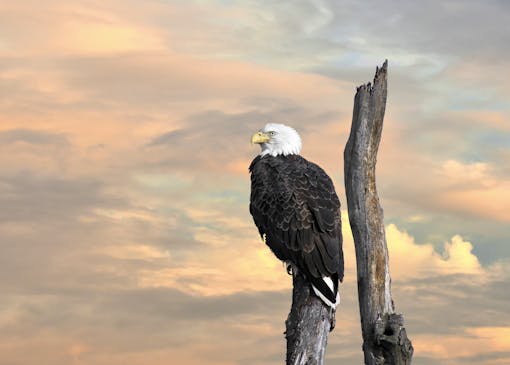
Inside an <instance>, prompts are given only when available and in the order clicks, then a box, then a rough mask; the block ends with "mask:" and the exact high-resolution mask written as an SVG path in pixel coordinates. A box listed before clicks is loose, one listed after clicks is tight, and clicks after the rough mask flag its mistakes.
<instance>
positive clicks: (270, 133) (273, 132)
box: [268, 131, 276, 136]
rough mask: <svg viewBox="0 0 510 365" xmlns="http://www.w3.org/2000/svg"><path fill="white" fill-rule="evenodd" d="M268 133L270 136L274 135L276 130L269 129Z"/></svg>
mask: <svg viewBox="0 0 510 365" xmlns="http://www.w3.org/2000/svg"><path fill="white" fill-rule="evenodd" d="M268 134H269V135H270V136H274V135H275V134H276V132H275V131H271V132H269V133H268Z"/></svg>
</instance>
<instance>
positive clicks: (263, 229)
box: [250, 158, 344, 280]
mask: <svg viewBox="0 0 510 365" xmlns="http://www.w3.org/2000/svg"><path fill="white" fill-rule="evenodd" d="M254 162H255V161H254ZM266 164H267V165H269V166H266V167H265V168H260V169H257V167H258V166H254V168H255V169H257V170H258V171H253V172H254V173H252V196H251V203H250V212H251V214H252V216H253V219H254V221H255V224H256V225H257V227H258V229H259V232H260V234H261V235H263V234H265V238H266V243H267V244H268V246H269V247H270V248H271V249H272V251H273V252H274V253H275V254H276V256H277V257H278V258H280V259H281V260H291V261H292V262H294V263H295V264H296V265H297V266H298V268H301V269H304V270H305V271H306V272H307V273H309V274H310V275H312V276H313V277H316V278H320V277H323V276H331V275H333V274H335V273H336V274H338V278H339V279H340V280H342V278H343V271H344V265H343V253H342V229H341V220H340V201H339V200H338V197H337V195H336V193H335V189H334V186H333V183H332V181H331V179H330V178H329V176H328V175H327V174H326V173H325V172H324V170H322V169H321V168H320V167H319V166H317V165H315V164H313V163H311V162H308V161H306V160H305V159H303V158H299V159H287V160H285V162H282V161H281V160H269V161H267V162H266ZM252 165H253V164H252Z"/></svg>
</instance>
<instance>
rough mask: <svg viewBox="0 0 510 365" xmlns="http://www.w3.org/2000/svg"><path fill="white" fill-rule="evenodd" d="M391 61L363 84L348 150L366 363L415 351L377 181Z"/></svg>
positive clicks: (404, 360) (401, 361) (402, 364)
mask: <svg viewBox="0 0 510 365" xmlns="http://www.w3.org/2000/svg"><path fill="white" fill-rule="evenodd" d="M387 67H388V62H387V61H385V62H384V64H383V65H382V67H381V68H377V69H376V72H375V77H374V82H373V85H370V83H368V84H365V85H362V86H360V87H358V89H357V92H356V96H355V97H354V110H353V115H352V126H351V133H350V136H349V140H348V141H347V145H346V146H345V151H344V176H345V189H346V195H347V205H348V211H349V221H350V224H351V228H352V234H353V237H354V245H355V248H356V266H357V272H358V299H359V309H360V316H361V329H362V334H363V352H364V354H365V364H366V365H383V364H388V365H408V364H411V358H412V355H413V347H412V344H411V341H410V340H409V339H408V338H407V335H406V330H405V327H404V317H403V315H402V314H397V313H395V307H394V304H393V299H392V297H391V278H390V271H389V262H388V248H387V246H386V237H385V232H384V222H383V211H382V208H381V206H380V204H379V197H378V196H377V190H376V185H375V165H376V161H377V151H378V148H379V142H380V140H381V132H382V126H383V119H384V111H385V108H386V94H387V82H386V77H387Z"/></svg>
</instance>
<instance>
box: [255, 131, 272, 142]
mask: <svg viewBox="0 0 510 365" xmlns="http://www.w3.org/2000/svg"><path fill="white" fill-rule="evenodd" d="M270 139H271V138H269V136H268V135H267V134H265V133H264V132H257V133H255V134H254V135H253V136H251V143H252V144H255V143H266V142H269V140H270Z"/></svg>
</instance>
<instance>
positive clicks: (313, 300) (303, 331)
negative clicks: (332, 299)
mask: <svg viewBox="0 0 510 365" xmlns="http://www.w3.org/2000/svg"><path fill="white" fill-rule="evenodd" d="M292 277H293V284H294V285H293V291H292V308H291V310H290V313H289V316H288V318H287V321H285V326H286V331H285V337H286V338H287V362H286V363H287V365H322V364H323V363H324V355H325V353H326V345H327V342H328V334H329V332H330V330H331V329H332V327H334V321H335V312H334V310H333V309H331V308H329V307H328V306H326V305H325V304H324V303H323V302H322V301H321V300H320V299H319V298H318V297H317V296H316V295H314V294H313V293H312V292H311V287H310V283H309V282H308V281H307V280H306V279H305V277H304V276H303V274H302V273H300V272H299V271H298V269H297V268H296V267H295V266H292Z"/></svg>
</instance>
